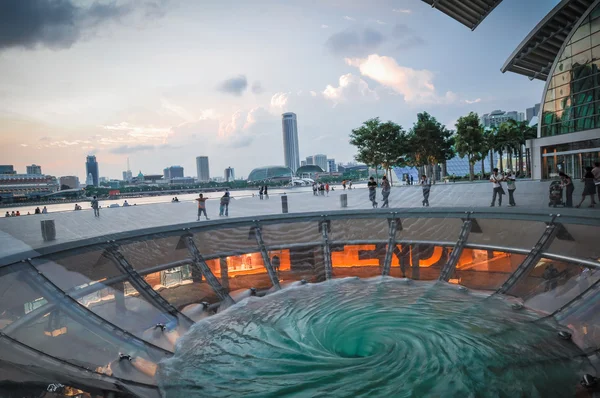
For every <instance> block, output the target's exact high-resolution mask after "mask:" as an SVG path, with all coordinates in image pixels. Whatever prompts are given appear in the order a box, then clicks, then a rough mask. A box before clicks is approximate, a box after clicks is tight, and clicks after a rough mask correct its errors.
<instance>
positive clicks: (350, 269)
mask: <svg viewBox="0 0 600 398" xmlns="http://www.w3.org/2000/svg"><path fill="white" fill-rule="evenodd" d="M384 221H385V220H384ZM386 247H387V245H386V244H385V243H380V244H372V245H343V244H340V245H338V244H335V245H332V246H331V265H332V267H333V275H334V277H335V278H345V277H348V276H358V277H360V278H370V277H373V276H380V275H381V271H382V267H383V263H384V261H385V253H386Z"/></svg>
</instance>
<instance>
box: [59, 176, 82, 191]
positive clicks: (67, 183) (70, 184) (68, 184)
mask: <svg viewBox="0 0 600 398" xmlns="http://www.w3.org/2000/svg"><path fill="white" fill-rule="evenodd" d="M59 181H60V189H61V190H62V189H76V188H79V177H76V176H64V177H60V178H59Z"/></svg>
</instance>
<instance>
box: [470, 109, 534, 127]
mask: <svg viewBox="0 0 600 398" xmlns="http://www.w3.org/2000/svg"><path fill="white" fill-rule="evenodd" d="M509 120H514V121H516V122H522V121H524V120H525V114H524V113H523V112H517V111H509V112H506V111H501V110H495V111H493V112H491V113H486V114H484V115H483V116H481V124H482V125H483V127H485V128H493V127H498V126H500V125H501V124H502V123H506V122H508V121H509Z"/></svg>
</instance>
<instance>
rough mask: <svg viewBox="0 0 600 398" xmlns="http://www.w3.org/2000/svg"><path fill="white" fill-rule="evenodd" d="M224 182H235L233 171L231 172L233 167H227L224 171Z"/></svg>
mask: <svg viewBox="0 0 600 398" xmlns="http://www.w3.org/2000/svg"><path fill="white" fill-rule="evenodd" d="M224 177H225V182H230V181H233V180H235V171H234V170H233V167H228V168H226V169H225V175H224Z"/></svg>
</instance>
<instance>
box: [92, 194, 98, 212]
mask: <svg viewBox="0 0 600 398" xmlns="http://www.w3.org/2000/svg"><path fill="white" fill-rule="evenodd" d="M92 209H94V217H100V204H99V203H98V198H96V197H95V196H94V197H93V198H92Z"/></svg>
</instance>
